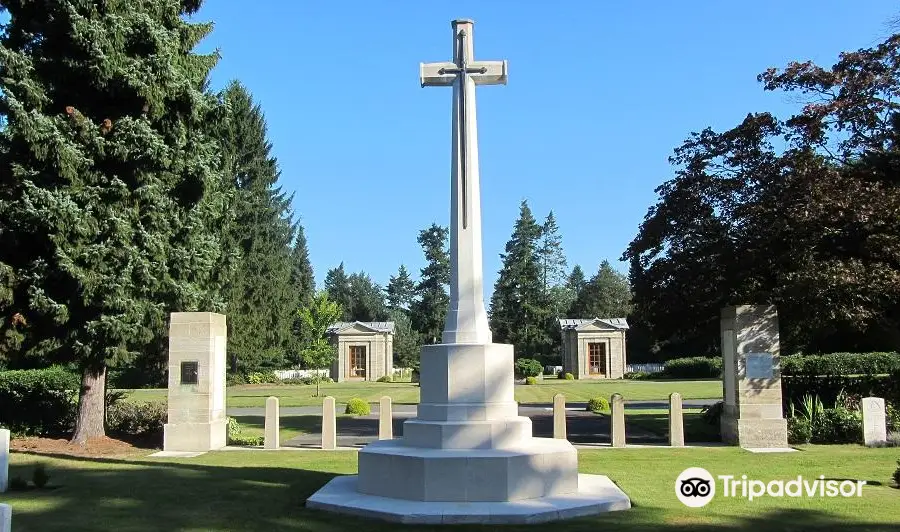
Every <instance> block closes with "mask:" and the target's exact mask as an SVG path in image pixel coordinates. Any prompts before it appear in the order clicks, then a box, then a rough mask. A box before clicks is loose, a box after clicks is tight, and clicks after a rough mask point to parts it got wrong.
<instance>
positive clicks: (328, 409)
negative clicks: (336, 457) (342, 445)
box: [322, 396, 337, 450]
mask: <svg viewBox="0 0 900 532" xmlns="http://www.w3.org/2000/svg"><path fill="white" fill-rule="evenodd" d="M322 448H323V449H327V450H331V449H337V418H336V414H335V411H334V397H331V396H326V397H325V400H324V401H322Z"/></svg>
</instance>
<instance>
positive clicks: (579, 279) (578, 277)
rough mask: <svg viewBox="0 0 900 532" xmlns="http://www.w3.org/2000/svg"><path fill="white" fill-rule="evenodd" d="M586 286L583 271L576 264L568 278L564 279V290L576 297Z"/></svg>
mask: <svg viewBox="0 0 900 532" xmlns="http://www.w3.org/2000/svg"><path fill="white" fill-rule="evenodd" d="M586 284H587V279H586V278H585V276H584V270H582V269H581V266H579V265H578V264H576V265H575V267H574V268H572V273H570V274H569V277H568V278H567V279H566V288H568V289H569V290H571V291H572V292H573V293H574V294H575V296H577V295H578V293H579V292H581V290H582V289H583V288H584V285H586Z"/></svg>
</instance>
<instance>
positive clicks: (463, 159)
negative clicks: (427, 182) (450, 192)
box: [419, 19, 508, 229]
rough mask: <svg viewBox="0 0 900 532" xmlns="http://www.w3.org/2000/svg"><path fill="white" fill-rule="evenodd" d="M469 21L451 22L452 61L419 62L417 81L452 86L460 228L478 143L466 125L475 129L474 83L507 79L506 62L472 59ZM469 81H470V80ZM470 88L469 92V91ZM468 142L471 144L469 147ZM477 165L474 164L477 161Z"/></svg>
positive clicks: (465, 221) (502, 82)
mask: <svg viewBox="0 0 900 532" xmlns="http://www.w3.org/2000/svg"><path fill="white" fill-rule="evenodd" d="M472 25H473V23H472V21H471V20H465V19H462V20H454V21H453V41H454V42H453V61H452V62H442V63H420V64H419V81H420V83H421V85H422V86H423V87H426V86H431V87H449V86H452V87H453V88H454V91H453V96H454V100H455V101H454V104H455V105H454V108H455V110H456V115H455V116H454V117H453V137H454V139H453V140H454V142H455V143H456V145H457V146H458V149H459V160H458V164H459V168H458V171H459V177H460V187H461V189H462V190H460V197H461V203H462V205H461V210H462V213H461V214H462V216H461V218H462V227H463V229H466V228H468V218H469V214H468V211H469V204H470V203H471V202H470V201H469V197H468V196H469V187H468V180H469V173H470V172H469V165H470V164H471V160H470V156H474V157H476V158H477V152H476V153H475V154H472V153H471V152H473V151H475V150H477V146H475V145H474V142H472V138H471V137H472V136H473V135H471V134H470V132H469V128H470V127H472V128H474V120H471V121H470V117H472V118H474V114H475V101H474V100H475V90H474V89H475V87H474V86H475V85H505V84H506V81H507V78H508V76H507V69H508V66H507V62H506V61H475V60H473V59H472V56H473V55H474V53H473V52H474V46H473V43H472V34H471V33H472ZM470 82H471V83H470ZM470 91H471V94H469V92H470ZM470 142H471V143H472V144H473V145H472V146H470ZM476 164H477V163H476Z"/></svg>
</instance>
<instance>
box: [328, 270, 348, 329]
mask: <svg viewBox="0 0 900 532" xmlns="http://www.w3.org/2000/svg"><path fill="white" fill-rule="evenodd" d="M324 288H325V292H327V293H328V299H330V300H332V301H334V302H335V303H337V304H338V305H340V307H341V311H342V315H341V319H342V320H344V321H346V320H349V319H350V307H351V304H350V279H349V278H348V277H347V273H346V272H345V271H344V263H343V262H342V263H340V264H339V265H338V267H337V268H332V269H330V270H328V272H327V273H326V274H325V281H324Z"/></svg>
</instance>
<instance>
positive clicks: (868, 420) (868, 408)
mask: <svg viewBox="0 0 900 532" xmlns="http://www.w3.org/2000/svg"><path fill="white" fill-rule="evenodd" d="M860 408H861V410H862V421H863V442H864V443H865V444H866V445H877V444H880V443H884V442H886V441H887V415H886V413H885V410H884V399H882V398H880V397H864V398H863V400H862V403H861V404H860Z"/></svg>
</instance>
